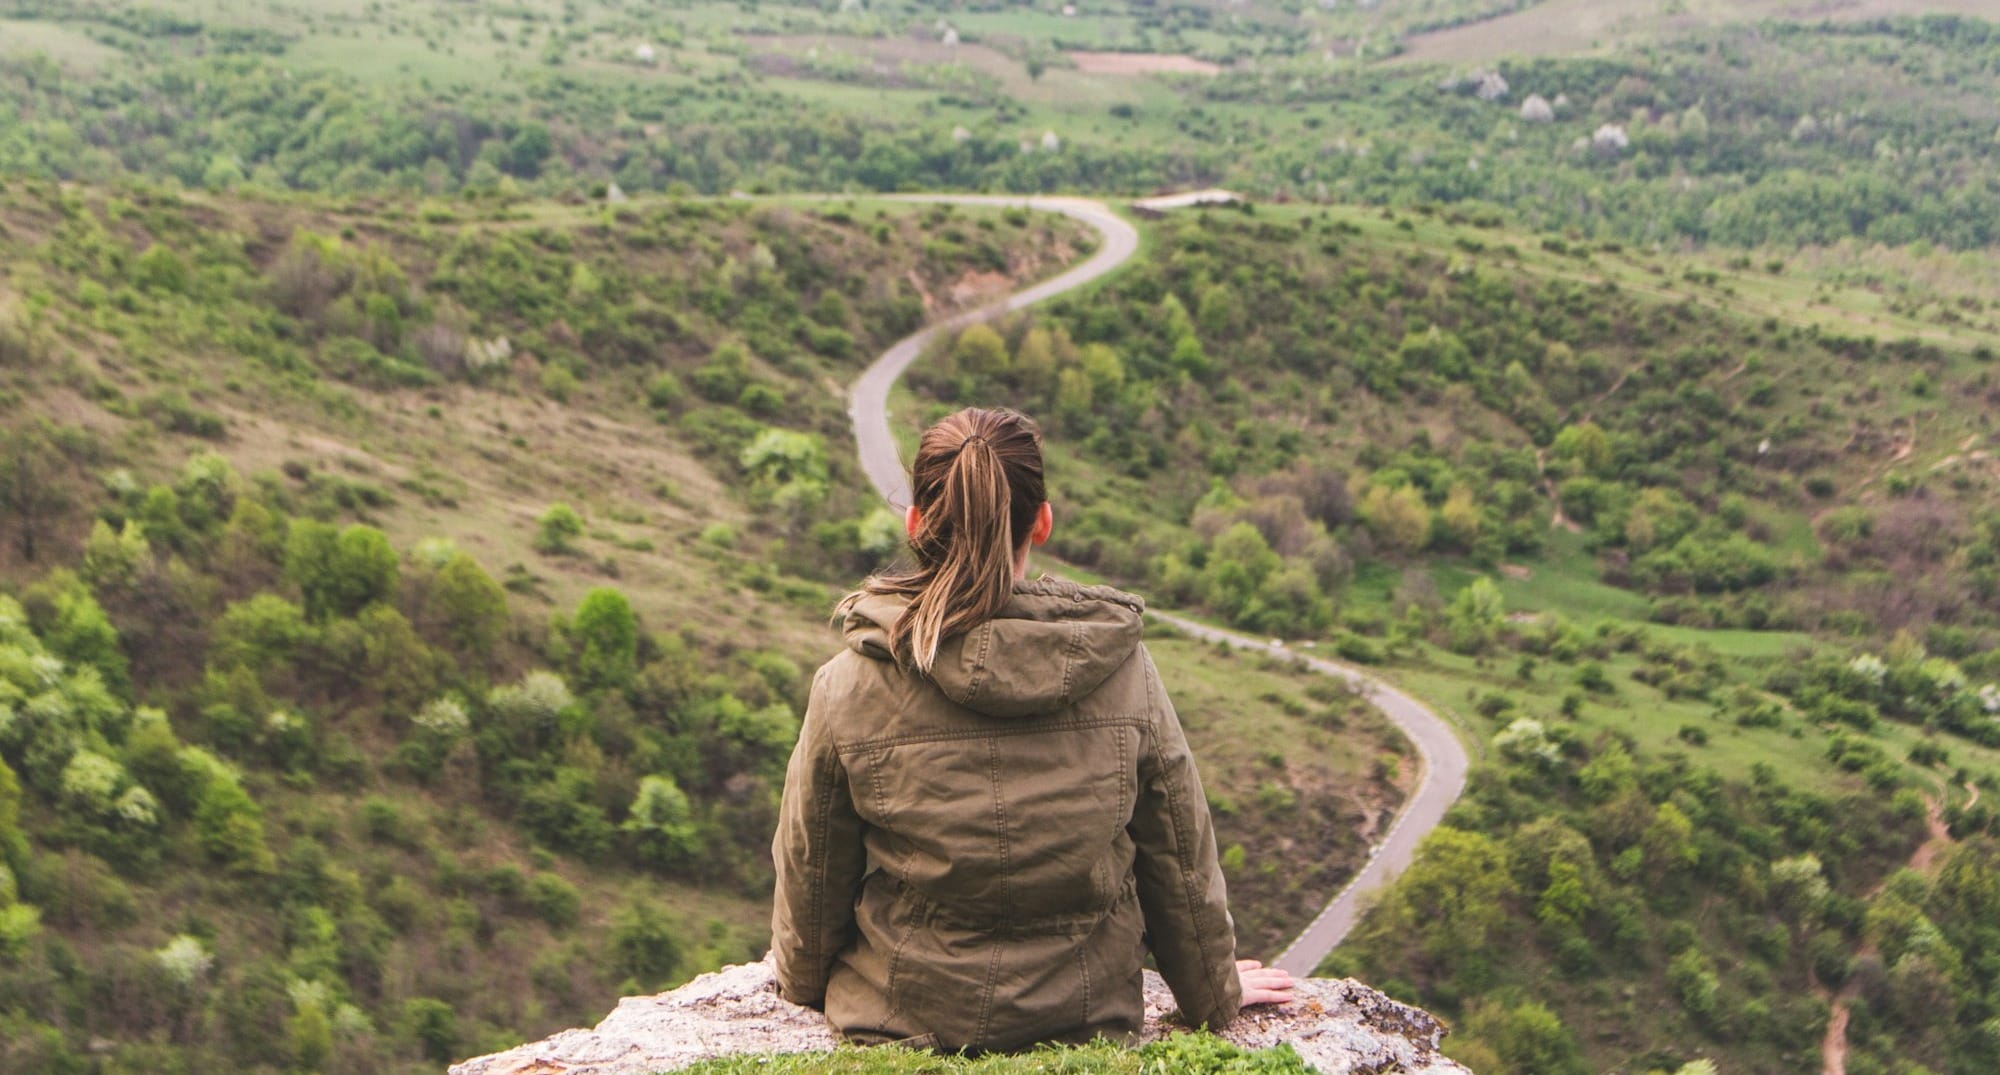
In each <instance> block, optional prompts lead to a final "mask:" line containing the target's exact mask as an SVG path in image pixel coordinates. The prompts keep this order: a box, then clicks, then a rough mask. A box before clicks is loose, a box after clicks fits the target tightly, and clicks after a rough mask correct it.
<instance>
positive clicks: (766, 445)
mask: <svg viewBox="0 0 2000 1075" xmlns="http://www.w3.org/2000/svg"><path fill="white" fill-rule="evenodd" d="M995 338H996V339H998V337H997V336H996V337H995ZM738 462H740V463H741V464H742V466H743V469H744V470H745V471H746V472H748V473H749V475H750V479H751V482H752V489H753V491H755V492H756V493H757V494H758V495H759V496H761V497H763V498H765V500H766V502H768V503H769V504H771V505H772V506H773V507H775V508H777V509H779V510H780V511H781V512H782V513H784V515H785V517H786V518H787V520H788V521H789V522H791V523H793V524H797V523H800V522H803V521H804V520H805V518H806V517H807V516H808V515H809V514H810V513H811V512H812V510H813V509H814V508H817V507H818V506H819V504H820V502H821V501H823V500H825V499H826V495H827V490H828V484H827V464H826V448H825V446H824V445H823V444H822V443H821V442H820V439H819V438H818V437H816V436H814V435H813V434H811V433H800V432H796V431H794V430H790V429H778V428H775V427H773V428H769V429H766V430H764V431H763V432H761V433H758V434H757V436H756V438H755V439H754V440H752V441H751V442H750V444H749V445H748V446H747V447H745V448H744V449H743V454H742V455H741V456H740V457H738Z"/></svg>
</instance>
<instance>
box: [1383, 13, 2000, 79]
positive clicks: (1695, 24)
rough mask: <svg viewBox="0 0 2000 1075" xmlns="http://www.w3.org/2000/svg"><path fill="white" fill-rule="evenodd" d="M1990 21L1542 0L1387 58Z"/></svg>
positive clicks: (1491, 56) (1430, 36) (1427, 38)
mask: <svg viewBox="0 0 2000 1075" xmlns="http://www.w3.org/2000/svg"><path fill="white" fill-rule="evenodd" d="M1928 14H1947V15H1971V16H1975V17H1979V18H1987V19H1990V18H1994V17H1996V15H2000V5H1996V4H1994V3H1993V0H1670V2H1662V0H1547V2H1545V3H1540V4H1536V5H1534V6H1532V7H1527V8H1524V9H1522V10H1519V11H1513V12H1509V13H1507V14H1504V15H1498V16H1495V17H1493V18H1490V19H1485V20H1482V21H1479V22H1471V23H1465V24H1463V25H1459V26H1452V27H1448V28H1445V29H1440V30H1432V31H1429V32H1427V33H1420V34H1413V35H1411V36H1409V37H1407V38H1405V39H1404V40H1403V52H1402V53H1401V54H1400V55H1398V56H1396V57H1395V59H1394V60H1392V61H1391V62H1392V63H1396V64H1416V63H1460V64H1462V63H1479V62H1491V61H1494V60H1499V59H1505V58H1508V57H1529V56H1565V55H1576V54H1580V53H1604V52H1609V51H1611V50H1613V49H1617V48H1620V47H1624V46H1629V45H1634V44H1638V43H1641V42H1645V41H1653V40H1658V39H1661V38H1664V37H1668V36H1671V35H1674V34H1678V33H1685V32H1687V31H1690V30H1697V29H1701V28H1705V27H1714V26H1723V25H1728V24H1731V23H1739V22H1751V21H1755V20H1758V19H1776V18H1787V19H1813V20H1820V19H1828V20H1833V21H1836V22H1842V21H1855V20H1860V19H1876V18H1887V17H1890V16H1896V15H1928Z"/></svg>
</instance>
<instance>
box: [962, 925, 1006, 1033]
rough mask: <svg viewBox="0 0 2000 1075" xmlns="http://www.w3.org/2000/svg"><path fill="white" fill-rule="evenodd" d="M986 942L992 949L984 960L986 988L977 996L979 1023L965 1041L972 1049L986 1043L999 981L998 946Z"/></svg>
mask: <svg viewBox="0 0 2000 1075" xmlns="http://www.w3.org/2000/svg"><path fill="white" fill-rule="evenodd" d="M988 943H989V947H991V948H992V949H993V955H992V956H991V957H990V958H988V959H987V961H986V988H985V989H984V990H983V991H982V992H981V994H980V998H979V1025H978V1029H976V1030H974V1031H973V1032H972V1040H971V1041H970V1042H968V1043H967V1044H968V1045H970V1046H971V1047H972V1048H974V1049H977V1048H979V1047H980V1046H982V1045H984V1044H986V1030H987V1028H988V1027H989V1026H991V1025H992V1022H993V994H994V993H995V992H996V991H997V990H998V987H999V982H1000V946H999V945H997V944H992V943H991V942H988Z"/></svg>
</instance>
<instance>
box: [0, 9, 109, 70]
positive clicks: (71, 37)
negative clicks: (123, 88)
mask: <svg viewBox="0 0 2000 1075" xmlns="http://www.w3.org/2000/svg"><path fill="white" fill-rule="evenodd" d="M35 53H41V54H43V55H46V56H47V57H49V58H50V59H52V60H54V61H56V62H57V63H59V64H61V65H62V66H64V67H66V68H70V69H72V70H78V71H95V70H97V69H98V68H100V67H102V66H103V65H105V64H107V63H111V62H114V61H116V60H117V59H118V57H119V55H120V54H119V50H118V49H116V48H113V47H112V46H110V45H106V44H102V43H100V42H98V41H95V40H93V39H92V38H91V37H90V36H89V35H87V34H85V33H83V32H82V31H80V30H74V29H71V28H69V27H67V26H61V25H57V24H54V23H47V22H32V21H28V20H24V19H0V56H29V55H34V54H35Z"/></svg>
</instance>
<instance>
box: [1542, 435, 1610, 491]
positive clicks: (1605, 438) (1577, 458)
mask: <svg viewBox="0 0 2000 1075" xmlns="http://www.w3.org/2000/svg"><path fill="white" fill-rule="evenodd" d="M1549 454H1550V455H1553V456H1554V457H1555V458H1557V459H1562V460H1566V461H1568V462H1572V463H1574V464H1575V465H1576V466H1577V467H1578V469H1580V470H1581V471H1582V472H1583V473H1585V474H1588V475H1591V476H1593V477H1599V478H1602V477H1609V476H1610V471H1611V437H1610V435H1609V434H1607V433H1605V432H1604V430H1603V428H1602V427H1600V426H1599V425H1598V424H1597V423H1595V422H1579V423H1578V424H1576V425H1573V426H1565V427H1563V430H1562V432H1560V433H1557V434H1556V439H1555V442H1554V443H1553V444H1551V445H1550V446H1549Z"/></svg>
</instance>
